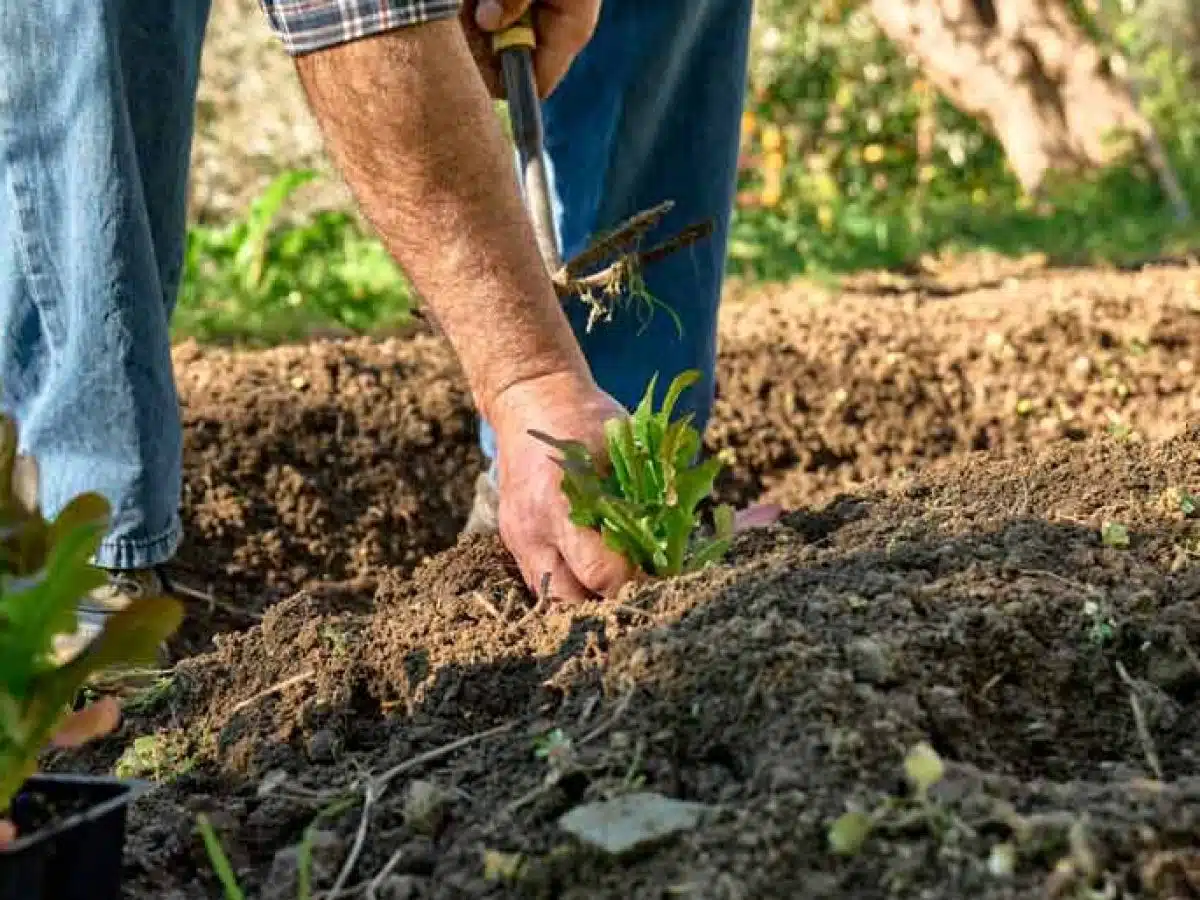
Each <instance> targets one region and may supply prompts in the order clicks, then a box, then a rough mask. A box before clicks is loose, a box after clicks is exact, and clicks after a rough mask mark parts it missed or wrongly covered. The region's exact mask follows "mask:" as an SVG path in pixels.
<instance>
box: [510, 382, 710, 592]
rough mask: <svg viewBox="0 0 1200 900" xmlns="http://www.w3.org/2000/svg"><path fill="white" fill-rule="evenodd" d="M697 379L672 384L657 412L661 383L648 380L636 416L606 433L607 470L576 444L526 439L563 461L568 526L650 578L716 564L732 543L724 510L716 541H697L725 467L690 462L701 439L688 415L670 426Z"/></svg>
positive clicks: (543, 438) (536, 434) (622, 420)
mask: <svg viewBox="0 0 1200 900" xmlns="http://www.w3.org/2000/svg"><path fill="white" fill-rule="evenodd" d="M699 378H700V373H699V372H698V371H696V370H689V371H686V372H683V373H681V374H680V375H679V376H678V377H676V378H675V380H674V381H673V382H671V384H670V386H669V387H668V388H667V393H666V396H665V397H664V398H663V405H662V408H661V409H659V410H658V411H657V412H655V411H654V409H653V404H654V388H655V385H656V383H657V380H658V378H657V376H655V377H654V378H651V379H650V384H649V386H648V387H647V388H646V393H645V396H644V397H643V398H642V401H641V403H640V404H639V405H638V407H637V409H636V410H635V411H634V413H633V415H632V416H629V417H622V418H616V419H611V420H609V422H608V423H607V424H606V425H605V429H604V436H605V443H606V444H607V448H608V459H609V465H608V467H606V469H604V470H602V469H601V468H600V467H599V466H598V465H597V463H596V461H595V460H594V459H593V458H592V455H591V453H590V452H589V451H588V449H587V448H586V447H585V446H584V445H583V444H581V443H579V442H578V441H563V440H558V439H557V438H554V437H551V436H550V435H547V434H543V433H541V432H536V431H535V432H531V433H532V434H533V436H534V437H536V438H538V439H539V440H541V441H543V442H545V443H547V444H549V445H550V446H552V447H554V448H555V449H556V450H558V451H559V452H560V453H562V459H560V460H558V464H559V466H560V467H561V468H562V470H563V481H562V488H563V492H564V493H565V494H566V495H567V499H568V500H569V501H570V504H571V521H572V522H573V523H575V524H576V525H578V526H580V527H583V528H595V529H598V530H599V531H600V533H601V534H602V535H603V536H604V541H605V543H606V544H607V545H608V546H609V547H611V548H612V549H613V550H616V551H617V552H618V553H621V554H623V555H624V556H625V558H626V559H628V560H630V561H631V562H632V563H634V564H635V565H637V566H639V567H641V568H642V569H643V570H644V571H646V572H648V573H650V574H653V575H677V574H679V573H681V572H688V571H693V570H695V569H698V568H701V567H703V566H705V565H707V564H708V563H710V562H713V561H715V560H717V559H720V558H721V556H723V555H724V554H725V552H726V550H728V548H729V542H730V539H731V538H732V536H733V508H732V507H730V506H725V505H722V506H720V507H718V508H717V509H716V511H715V513H714V517H713V518H714V524H715V526H716V529H715V532H716V533H715V534H714V535H713V536H712V537H711V538H709V539H707V540H701V539H698V536H697V532H698V530H699V527H700V516H699V513H698V509H699V506H700V503H701V502H703V501H704V500H705V498H707V497H708V496H709V495H710V494H711V493H712V490H713V484H714V482H715V481H716V478H717V475H718V474H719V473H720V471H721V465H722V463H721V460H720V458H719V457H715V456H714V457H711V458H709V459H707V460H705V461H703V462H701V463H696V462H695V459H696V456H697V454H698V453H699V452H700V434H699V432H697V431H696V429H695V428H693V427H692V424H691V423H692V416H691V415H690V414H689V415H687V416H683V417H681V418H680V419H678V420H675V421H672V420H671V414H672V412H673V411H674V408H675V404H676V403H677V402H678V400H679V397H680V395H681V394H682V393H683V392H684V391H685V390H686V389H687V388H688V387H690V386H691V385H693V384H695V382H696V381H698V380H699Z"/></svg>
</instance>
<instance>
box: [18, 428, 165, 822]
mask: <svg viewBox="0 0 1200 900" xmlns="http://www.w3.org/2000/svg"><path fill="white" fill-rule="evenodd" d="M36 485H37V467H36V462H35V461H34V460H33V459H32V458H30V457H18V455H17V429H16V425H15V424H14V423H13V421H12V420H11V419H9V418H7V417H3V416H0V810H7V809H8V807H9V804H10V803H11V802H12V799H13V797H14V796H15V795H16V794H17V792H18V791H19V790H20V788H21V785H22V784H23V783H24V782H25V780H26V779H27V778H28V777H29V776H30V775H32V774H33V773H34V772H35V770H36V768H37V761H38V757H39V755H40V754H41V752H42V750H43V749H44V748H45V747H46V746H47V744H48V743H49V742H50V740H51V738H52V737H53V735H54V734H55V732H56V731H57V730H58V729H59V727H60V725H61V724H62V722H63V721H64V719H65V718H66V716H67V715H68V714H69V712H70V705H71V702H72V700H73V699H74V698H75V696H76V695H77V693H78V692H79V691H80V689H81V688H82V687H83V686H84V685H85V683H86V682H87V681H88V679H89V678H90V677H91V676H92V675H93V674H95V673H97V672H100V671H103V670H106V669H110V668H114V667H119V666H127V665H138V664H143V663H149V662H152V661H153V660H154V656H155V652H156V650H157V648H158V646H159V644H161V642H162V641H164V640H166V638H167V637H169V636H170V635H171V634H172V633H173V632H174V630H175V629H176V628H177V627H178V626H179V623H180V621H181V620H182V618H183V610H182V608H181V607H180V605H179V604H178V603H177V602H176V601H174V600H171V599H169V598H166V597H145V598H139V599H137V600H135V601H134V602H133V603H132V604H130V605H129V606H128V607H127V608H126V609H124V610H122V611H121V612H119V613H116V614H114V615H112V616H110V617H109V619H108V622H107V624H106V626H105V628H104V630H103V631H102V632H101V633H100V634H99V635H97V636H96V638H94V639H93V640H92V642H91V643H90V644H89V645H87V646H86V647H84V648H83V649H82V651H80V652H79V653H78V654H77V655H76V656H75V657H74V658H73V659H72V660H70V661H69V662H66V663H61V664H60V662H58V661H56V659H55V653H54V645H55V638H56V637H58V636H60V635H68V634H71V633H72V632H74V630H75V628H76V624H77V618H76V608H77V606H78V604H79V602H80V601H81V600H82V599H83V598H84V597H85V595H86V594H87V593H88V592H89V591H91V590H93V589H95V588H97V587H99V586H100V585H101V584H103V583H104V575H103V573H102V572H101V571H100V570H99V569H97V568H95V567H94V566H92V565H91V562H90V560H91V558H92V555H93V554H94V553H95V552H96V549H97V548H98V546H99V544H100V541H101V539H102V538H103V537H104V534H105V532H106V531H107V528H108V521H109V505H108V502H107V501H106V500H105V499H104V498H103V497H101V496H100V495H98V494H91V493H89V494H82V495H80V496H78V497H76V498H75V499H74V500H72V501H71V502H70V503H68V504H67V506H66V507H65V508H64V509H63V510H62V511H61V512H60V513H59V514H58V515H57V516H56V517H55V518H54V520H53V521H47V520H46V519H45V518H43V516H42V514H41V511H40V508H39V505H38V502H37V499H36V493H37V492H36Z"/></svg>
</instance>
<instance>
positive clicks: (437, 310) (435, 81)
mask: <svg viewBox="0 0 1200 900" xmlns="http://www.w3.org/2000/svg"><path fill="white" fill-rule="evenodd" d="M296 65H297V69H298V71H299V74H300V80H301V82H302V83H303V85H304V88H305V90H306V92H307V93H308V97H309V102H310V104H311V105H312V108H313V111H314V113H315V114H316V116H317V119H318V121H319V123H320V125H321V128H322V131H323V133H324V135H325V141H326V144H327V147H328V150H329V152H330V154H331V156H332V157H333V158H334V161H335V162H336V163H337V165H338V167H339V169H340V170H341V172H342V174H343V176H344V177H345V179H346V181H347V183H348V184H349V186H350V188H351V190H352V191H353V192H354V194H355V197H356V198H357V200H358V202H359V204H360V205H361V207H362V209H363V212H364V214H365V215H366V216H367V218H368V219H370V220H371V222H372V224H373V225H374V226H375V228H376V229H377V230H378V232H379V234H380V236H381V238H382V239H383V241H384V243H385V244H386V245H387V248H388V250H389V251H390V252H391V253H392V255H393V256H394V257H395V259H396V260H397V261H398V263H399V264H400V266H401V268H403V269H404V271H405V273H406V274H407V275H408V277H409V278H410V279H411V281H412V282H413V285H414V287H415V288H416V289H417V292H418V293H419V294H420V295H421V297H422V299H423V300H424V301H425V302H426V303H428V305H429V306H430V307H431V309H432V312H433V315H434V317H435V318H436V319H437V320H438V323H439V324H440V325H441V327H442V330H443V331H445V333H446V335H447V337H448V338H449V340H450V342H451V344H452V345H453V347H454V349H455V351H456V352H457V354H458V357H459V360H460V361H461V363H462V365H463V368H464V369H465V371H466V375H467V378H468V380H469V382H470V384H471V388H472V391H473V392H474V395H475V398H476V402H477V403H479V404H480V407H481V409H482V412H483V413H484V415H485V416H486V415H488V412H489V410H488V406H489V404H490V403H491V401H492V399H493V398H495V397H496V396H497V394H499V393H500V392H501V391H503V390H504V389H505V388H507V387H508V386H510V385H512V384H514V383H517V382H520V381H526V380H529V379H532V378H537V377H540V376H543V375H551V374H557V373H562V372H570V373H573V374H578V375H582V376H584V377H587V363H586V361H585V360H584V358H583V355H582V353H581V352H580V349H579V345H578V343H577V342H576V340H575V338H574V335H573V334H572V333H571V330H570V326H569V324H568V322H567V319H566V316H565V314H564V313H563V310H562V307H561V306H560V303H559V300H558V297H557V296H556V294H555V292H554V289H553V286H552V285H551V283H550V280H549V277H548V275H547V273H546V271H545V268H544V266H543V264H542V261H541V259H540V258H539V256H538V253H537V247H536V244H535V242H534V237H533V233H532V229H531V226H530V224H529V221H528V217H527V216H526V214H525V210H524V207H523V206H522V204H521V198H520V194H519V192H518V190H517V186H516V182H515V178H514V169H513V164H512V161H511V160H512V156H511V152H510V150H509V148H508V146H507V144H506V143H505V141H504V137H503V135H502V133H501V131H500V127H499V123H498V122H497V121H496V116H495V113H494V110H493V107H492V102H491V99H490V97H489V96H488V94H487V91H486V90H485V88H484V86H483V82H482V79H480V78H479V76H478V73H477V71H476V70H475V67H474V61H473V59H472V57H471V55H470V52H469V50H468V49H467V44H466V40H465V38H464V36H463V34H462V30H461V27H460V26H459V24H458V23H457V22H456V21H443V22H435V23H430V24H426V25H418V26H414V27H410V28H403V29H398V30H395V31H392V32H389V33H387V34H383V35H379V36H376V37H370V38H365V39H363V40H358V41H352V42H350V43H346V44H343V45H340V46H337V47H334V48H331V49H328V50H320V51H317V52H314V53H311V54H308V55H305V56H301V57H299V58H298V59H297V61H296Z"/></svg>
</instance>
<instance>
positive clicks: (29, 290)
mask: <svg viewBox="0 0 1200 900" xmlns="http://www.w3.org/2000/svg"><path fill="white" fill-rule="evenodd" d="M208 7H209V4H208V0H38V2H26V0H3V2H0V404H2V405H3V408H4V410H5V411H6V412H7V413H8V414H10V415H12V416H14V417H15V419H16V420H17V423H18V426H19V428H20V432H21V444H22V450H23V451H24V452H27V453H32V454H34V455H35V456H36V457H37V458H38V460H39V463H40V467H41V485H40V491H41V498H42V504H43V508H44V510H45V512H46V514H47V515H53V514H55V513H56V512H57V511H58V510H59V509H60V508H61V507H62V506H63V505H64V504H65V503H66V501H68V500H69V499H70V498H71V497H73V496H75V495H77V494H79V493H82V492H84V491H99V492H100V493H102V494H104V495H105V496H106V497H107V498H108V500H109V501H110V502H111V503H112V506H113V522H112V528H111V530H110V533H109V534H108V536H107V537H106V539H105V541H104V543H103V545H102V546H101V549H100V552H99V553H98V554H97V558H96V563H97V564H98V565H101V566H105V567H108V568H122V569H128V568H141V567H146V566H150V565H155V564H158V563H161V562H164V561H166V560H167V559H168V558H170V556H171V555H172V554H173V553H174V552H175V550H176V548H177V545H178V543H179V541H180V536H181V527H180V519H179V501H180V490H181V476H180V466H181V461H180V453H181V443H182V441H181V428H180V418H179V403H178V398H177V395H176V391H175V384H174V380H173V373H172V369H171V356H170V340H169V331H168V321H169V319H170V316H171V312H172V309H173V306H174V302H175V296H176V292H177V290H178V286H179V278H180V272H181V269H182V259H183V242H184V239H185V233H186V232H185V229H186V219H185V216H186V190H187V174H188V162H189V156H190V150H191V139H192V122H193V116H194V112H195V94H196V82H197V76H198V70H199V60H200V49H201V44H202V41H203V36H204V28H205V25H206V22H207V17H208Z"/></svg>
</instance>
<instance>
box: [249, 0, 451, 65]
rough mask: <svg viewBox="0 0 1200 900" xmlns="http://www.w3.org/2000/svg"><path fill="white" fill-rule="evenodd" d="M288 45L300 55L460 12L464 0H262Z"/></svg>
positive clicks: (271, 19) (264, 7)
mask: <svg viewBox="0 0 1200 900" xmlns="http://www.w3.org/2000/svg"><path fill="white" fill-rule="evenodd" d="M259 2H260V3H261V5H262V8H263V12H265V13H266V14H267V21H268V22H269V23H270V25H271V29H272V30H273V31H274V32H275V34H276V36H278V38H279V39H280V40H281V41H283V47H284V49H285V50H286V51H287V52H288V53H289V54H291V55H293V56H297V55H299V54H301V53H308V52H310V51H312V50H321V49H324V48H325V47H331V46H334V45H336V44H343V43H345V42H347V41H352V40H355V39H356V38H362V37H367V36H369V35H372V34H378V33H380V32H382V31H390V30H391V29H393V28H403V27H405V26H407V25H419V24H421V23H422V22H432V21H434V20H435V19H446V18H449V17H451V16H456V15H458V11H459V6H460V3H461V0H259Z"/></svg>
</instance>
